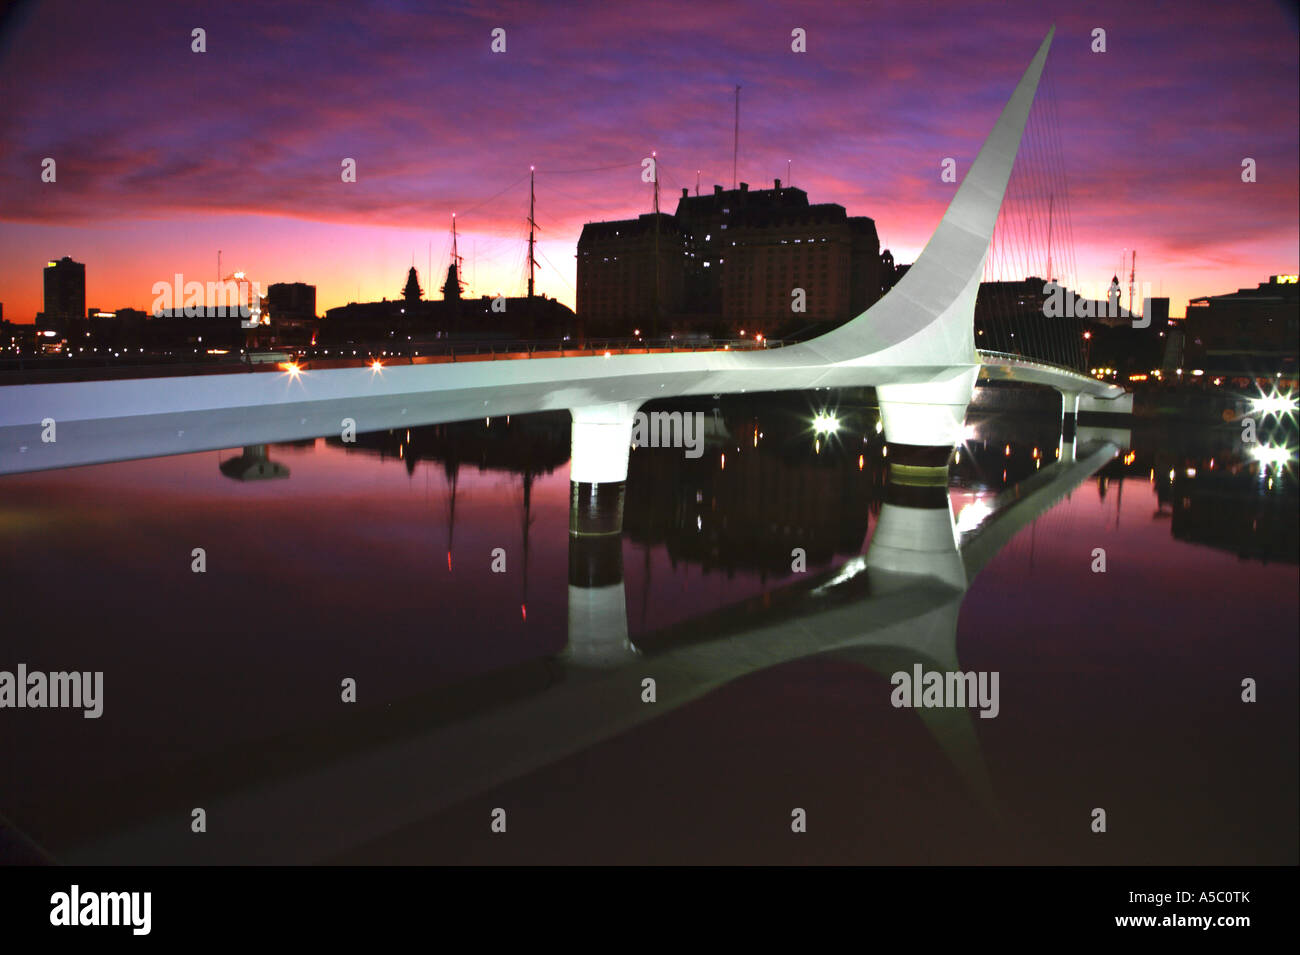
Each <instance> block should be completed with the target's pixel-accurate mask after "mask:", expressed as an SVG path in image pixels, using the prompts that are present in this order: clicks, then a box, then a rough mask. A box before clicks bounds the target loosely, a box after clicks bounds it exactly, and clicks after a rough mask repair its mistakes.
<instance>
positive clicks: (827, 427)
mask: <svg viewBox="0 0 1300 955" xmlns="http://www.w3.org/2000/svg"><path fill="white" fill-rule="evenodd" d="M812 426H813V433H814V434H834V433H835V432H836V431H839V430H840V419H839V418H838V417H836V416H835V415H833V414H831V413H829V412H827V411H823V412H820V413H819V414H817V415H815V416H814V417H813V423H812Z"/></svg>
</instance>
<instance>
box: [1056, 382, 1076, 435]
mask: <svg viewBox="0 0 1300 955" xmlns="http://www.w3.org/2000/svg"><path fill="white" fill-rule="evenodd" d="M1056 390H1057V392H1058V393H1059V394H1060V396H1061V436H1062V437H1063V438H1065V439H1066V440H1072V439H1073V438H1074V431H1075V428H1077V427H1078V423H1079V397H1080V393H1079V392H1077V391H1064V390H1063V389H1060V388H1057V389H1056Z"/></svg>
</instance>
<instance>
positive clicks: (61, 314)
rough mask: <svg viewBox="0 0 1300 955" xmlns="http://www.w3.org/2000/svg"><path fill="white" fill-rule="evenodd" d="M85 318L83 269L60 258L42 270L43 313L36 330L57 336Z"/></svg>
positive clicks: (84, 272) (79, 265)
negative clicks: (43, 278) (43, 282)
mask: <svg viewBox="0 0 1300 955" xmlns="http://www.w3.org/2000/svg"><path fill="white" fill-rule="evenodd" d="M85 315H86V266H85V264H84V263H82V262H74V261H72V259H71V258H70V257H68V256H66V255H65V256H64V257H63V258H61V259H59V260H58V261H57V262H55V261H50V262H49V263H48V264H47V265H46V266H45V310H44V311H43V312H41V315H40V318H39V320H38V321H37V323H36V324H37V327H38V329H39V330H41V331H45V330H50V331H55V332H58V333H59V334H60V335H62V334H63V333H65V332H66V330H67V327H68V325H69V324H70V323H72V322H78V321H80V320H81V319H82V318H84V317H85Z"/></svg>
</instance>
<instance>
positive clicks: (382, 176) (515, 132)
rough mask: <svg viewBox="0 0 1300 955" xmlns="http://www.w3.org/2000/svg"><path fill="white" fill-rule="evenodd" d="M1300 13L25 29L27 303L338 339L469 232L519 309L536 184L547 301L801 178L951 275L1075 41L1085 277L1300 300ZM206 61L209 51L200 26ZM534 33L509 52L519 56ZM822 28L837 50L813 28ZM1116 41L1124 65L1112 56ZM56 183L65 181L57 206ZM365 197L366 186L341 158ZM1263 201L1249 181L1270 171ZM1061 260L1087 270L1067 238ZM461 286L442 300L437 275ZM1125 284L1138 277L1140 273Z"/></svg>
mask: <svg viewBox="0 0 1300 955" xmlns="http://www.w3.org/2000/svg"><path fill="white" fill-rule="evenodd" d="M1294 11H1295V5H1294V4H1293V3H1285V2H1276V0H1268V2H1263V0H1245V2H1239V3H1233V4H1226V3H1221V2H1213V3H1197V2H1179V3H1155V2H1134V0H1126V2H1109V0H1108V2H1099V3H1087V4H1083V3H1068V2H1055V0H1009V2H987V3H960V4H958V3H948V2H919V0H900V2H856V3H835V2H828V0H819V2H815V3H808V4H797V3H764V2H743V3H740V2H737V3H729V2H702V0H696V2H682V3H676V2H673V3H669V2H662V3H661V2H650V0H647V2H638V3H591V4H579V3H567V4H563V5H560V4H547V3H536V2H530V3H524V2H510V0H507V2H497V3H491V4H474V3H455V2H443V3H436V4H435V3H417V2H398V0H392V2H383V3H373V4H360V3H319V2H305V0H304V2H275V3H266V4H261V3H259V4H252V3H238V2H234V3H217V2H160V0H135V2H130V3H65V2H40V0H37V2H27V3H20V4H18V5H17V6H16V7H12V8H10V10H9V12H8V14H7V16H6V18H5V20H4V22H3V26H2V27H0V90H2V95H0V302H3V303H4V317H5V318H6V319H8V320H10V321H18V322H30V321H32V319H33V317H34V315H35V313H36V312H37V311H38V310H40V309H41V307H42V304H41V295H42V285H41V269H42V267H43V266H44V265H45V263H46V261H47V260H49V259H51V258H57V257H60V256H63V255H70V256H72V257H73V258H74V259H77V260H78V261H81V262H84V263H86V285H87V288H86V302H87V305H88V306H97V307H100V308H119V307H124V306H134V307H137V308H148V307H150V304H151V303H152V301H153V295H152V292H151V289H152V286H153V284H154V283H155V282H159V281H166V282H170V281H171V280H172V277H173V276H174V274H175V273H178V272H179V273H182V274H183V275H184V276H185V277H186V279H197V280H199V281H203V282H206V281H210V280H212V279H215V278H216V271H217V264H216V260H217V250H218V249H220V250H222V253H223V265H224V269H223V271H224V272H226V273H230V272H233V271H234V270H236V269H242V270H244V271H245V272H246V273H247V274H248V275H249V277H250V278H252V279H255V280H257V281H259V282H260V283H261V284H262V285H263V286H265V285H268V284H270V283H272V282H278V281H289V282H292V281H302V282H308V283H311V284H314V285H315V286H316V287H317V309H318V312H320V313H321V314H323V313H324V311H325V310H326V309H327V308H331V307H333V306H336V305H341V304H344V303H346V302H348V301H355V300H361V301H370V300H377V299H379V298H381V297H385V296H386V297H388V298H395V297H398V296H399V295H400V294H401V289H402V286H403V283H404V281H405V278H406V270H407V269H408V268H409V267H410V266H411V265H412V264H414V265H415V266H416V267H417V268H418V270H419V272H420V279H421V283H422V284H423V286H424V288H425V291H426V294H429V293H431V292H433V290H434V289H435V288H436V287H437V286H439V285H441V279H442V276H443V274H444V273H445V270H446V266H447V257H448V254H449V245H450V236H449V228H450V221H451V215H452V213H453V212H456V213H458V221H459V227H460V230H461V233H462V235H461V246H460V251H461V254H462V255H463V256H464V257H465V278H466V279H468V280H470V282H471V288H470V290H469V291H470V292H471V293H472V294H483V293H495V292H498V291H501V292H504V293H506V294H519V293H520V292H521V291H522V288H523V275H524V272H523V264H524V258H525V250H524V246H523V242H522V239H523V236H524V235H525V233H526V225H525V219H526V216H527V210H528V168H529V165H530V164H535V165H536V167H537V221H538V224H539V226H540V228H541V232H540V236H539V238H540V244H539V252H540V254H539V256H538V261H539V262H540V264H541V269H540V270H539V272H538V275H537V286H538V290H539V291H541V292H544V293H546V294H548V295H552V296H554V297H557V298H559V299H560V300H561V301H563V302H566V303H567V304H569V305H573V303H574V291H573V286H574V283H575V278H574V253H575V246H576V242H577V237H578V233H579V232H580V230H581V227H582V224H583V223H584V222H586V221H589V220H597V219H616V218H624V217H628V216H632V215H636V214H638V213H641V212H646V211H649V208H650V202H651V196H650V186H648V185H646V184H644V183H642V182H641V178H640V172H641V167H640V162H641V159H642V158H643V157H644V156H648V155H649V154H650V152H651V151H652V150H655V151H657V152H658V155H659V157H660V160H661V166H660V177H661V182H662V186H663V197H664V199H663V204H664V207H665V209H666V210H667V211H670V212H671V211H672V210H673V209H674V208H675V206H676V197H677V196H679V195H680V194H681V189H682V187H689V188H690V189H691V190H692V191H694V187H695V182H696V170H697V169H698V170H700V180H701V183H702V188H703V190H706V191H707V190H709V189H711V187H712V185H713V184H714V183H721V184H723V185H726V186H729V185H730V183H731V160H732V109H733V89H734V86H735V84H737V83H739V84H741V85H742V86H743V91H742V94H741V103H742V105H741V123H740V125H741V129H740V159H739V179H741V180H744V181H748V182H749V183H751V188H760V187H764V186H766V187H770V186H771V183H772V179H774V178H777V177H779V178H782V179H786V178H787V161H790V162H791V164H792V172H793V176H792V178H793V183H794V185H796V186H798V187H800V188H803V189H806V190H807V191H808V193H809V198H810V200H811V201H813V202H837V203H839V204H841V205H843V206H845V207H846V209H847V210H848V212H849V214H850V215H866V216H871V217H872V218H874V219H875V221H876V226H877V229H878V231H879V234H880V236H881V241H882V246H884V247H888V248H890V249H891V250H892V251H893V252H894V255H895V258H896V259H897V260H898V261H900V262H909V261H911V260H912V259H913V258H914V257H915V256H916V254H917V252H918V251H919V250H920V248H921V247H922V246H923V245H924V243H925V241H926V239H927V238H928V237H929V235H930V233H931V231H932V230H933V229H934V227H935V225H936V224H937V223H938V220H939V218H940V216H941V215H942V214H943V211H944V209H945V207H946V205H947V203H948V201H949V200H950V199H951V197H952V195H953V192H954V190H955V188H956V187H955V186H954V185H953V184H951V183H943V182H941V181H940V176H939V172H940V163H941V161H942V160H943V158H944V157H953V158H955V159H956V160H957V170H958V175H959V176H960V175H961V174H962V173H964V172H965V170H966V169H967V168H968V167H969V164H970V162H971V160H972V159H973V158H974V156H975V153H976V152H977V150H978V148H979V146H980V144H981V143H982V142H983V139H984V137H985V135H986V134H987V133H988V131H989V129H990V128H991V126H992V124H993V123H994V121H995V120H996V117H997V115H998V112H999V111H1000V110H1001V108H1002V106H1003V105H1004V103H1005V101H1006V99H1007V97H1008V96H1009V94H1010V92H1011V89H1012V88H1013V86H1014V84H1015V82H1016V80H1017V79H1018V78H1019V76H1020V74H1021V73H1022V71H1023V70H1024V68H1025V66H1026V65H1027V64H1028V62H1029V59H1030V58H1031V56H1032V55H1033V53H1034V51H1035V49H1036V48H1037V46H1038V44H1039V42H1040V41H1041V39H1042V37H1043V36H1044V34H1045V33H1046V31H1047V29H1048V28H1049V27H1050V26H1051V25H1052V23H1055V24H1056V26H1057V34H1056V39H1055V42H1054V45H1053V49H1052V53H1051V56H1050V58H1049V61H1048V68H1047V72H1046V75H1045V81H1044V86H1043V88H1042V90H1040V103H1042V102H1044V101H1045V97H1047V96H1049V95H1050V96H1052V97H1054V101H1055V103H1056V109H1057V111H1058V113H1059V120H1060V122H1059V129H1060V133H1061V137H1062V143H1063V146H1064V150H1063V155H1064V162H1065V167H1066V173H1067V175H1068V178H1069V205H1070V209H1071V213H1072V222H1073V236H1074V244H1075V247H1074V256H1075V258H1076V259H1077V263H1078V276H1077V281H1078V284H1079V287H1080V288H1081V289H1082V290H1083V291H1085V292H1091V293H1093V294H1100V291H1101V289H1103V288H1104V287H1105V285H1106V284H1107V283H1108V282H1109V280H1110V276H1111V275H1112V274H1113V273H1114V272H1116V271H1117V270H1118V268H1119V262H1120V256H1121V250H1122V249H1125V248H1127V249H1134V248H1136V249H1137V255H1138V260H1137V272H1138V275H1137V278H1138V281H1139V283H1141V282H1144V281H1145V282H1149V283H1150V285H1151V291H1152V293H1153V294H1163V295H1168V296H1169V297H1170V298H1171V313H1172V314H1173V315H1175V316H1178V315H1182V314H1183V310H1184V308H1185V306H1186V303H1187V300H1188V299H1189V298H1192V297H1196V296H1199V295H1205V294H1218V293H1223V292H1228V291H1232V290H1235V289H1236V288H1238V287H1253V286H1254V285H1255V284H1257V283H1258V282H1261V281H1266V280H1267V277H1268V276H1269V275H1270V274H1275V273H1294V272H1297V271H1300V225H1298V222H1300V211H1298V207H1300V192H1298V187H1297V183H1298V182H1300V133H1298V128H1300V127H1298V123H1297V114H1298V113H1300V92H1298V84H1300V80H1298V79H1297V77H1298V76H1300V57H1298V55H1297V50H1298V47H1300V41H1298V38H1297V23H1296V18H1295V12H1294ZM195 27H202V28H203V29H205V30H206V34H207V36H206V44H207V52H205V53H202V54H197V53H193V52H191V30H193V29H194V28H195ZM496 27H501V28H504V29H505V30H506V40H507V48H506V52H505V53H504V54H494V53H492V52H491V50H490V43H491V32H492V30H493V29H494V28H496ZM796 27H800V28H803V29H804V30H806V31H807V50H808V51H807V53H805V54H797V53H793V52H792V51H791V30H792V29H794V28H796ZM1096 27H1101V28H1104V29H1105V30H1106V33H1107V47H1108V49H1107V52H1106V53H1104V54H1098V53H1093V52H1092V51H1091V42H1092V40H1091V33H1092V30H1093V29H1094V28H1096ZM45 157H52V158H54V159H55V160H56V162H57V182H55V183H44V182H42V181H41V163H42V159H44V158H45ZM345 157H351V158H354V159H355V160H356V163H357V182H356V183H344V182H342V181H341V177H340V169H341V161H342V160H343V158H345ZM1245 157H1250V158H1253V159H1255V160H1256V162H1257V165H1258V181H1257V182H1255V183H1250V184H1247V183H1243V182H1242V181H1241V163H1242V159H1243V158H1245ZM1058 241H1059V240H1058ZM430 259H432V264H433V272H434V277H433V279H432V280H431V279H430V277H429V276H428V275H427V271H428V264H429V262H430ZM1124 279H1125V281H1127V276H1124Z"/></svg>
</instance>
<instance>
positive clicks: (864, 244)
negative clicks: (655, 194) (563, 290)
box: [577, 179, 889, 336]
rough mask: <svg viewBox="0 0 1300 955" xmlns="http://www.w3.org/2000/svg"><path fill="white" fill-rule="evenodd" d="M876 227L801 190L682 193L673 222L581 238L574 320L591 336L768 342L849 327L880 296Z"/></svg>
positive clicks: (646, 219) (636, 224) (590, 231)
mask: <svg viewBox="0 0 1300 955" xmlns="http://www.w3.org/2000/svg"><path fill="white" fill-rule="evenodd" d="M882 270H883V266H882V262H881V254H880V240H879V238H878V237H877V234H876V226H875V222H874V221H873V220H871V219H869V218H866V217H861V216H859V217H852V216H849V215H847V213H846V212H845V209H844V207H843V206H840V205H836V204H834V203H821V204H810V203H809V202H808V194H807V193H806V192H804V191H803V190H802V189H795V188H792V187H789V186H785V187H783V186H782V185H781V180H779V179H777V180H775V182H774V185H773V188H771V189H754V190H751V189H750V188H749V184H748V183H744V182H742V183H741V184H740V188H739V189H723V188H722V187H721V186H714V187H713V192H712V193H710V194H707V195H702V196H692V195H690V192H689V190H686V189H683V190H682V195H681V198H680V199H679V200H678V203H677V211H676V213H675V214H674V215H671V216H670V215H666V214H662V213H661V214H659V215H658V216H656V215H654V214H649V215H643V216H640V217H639V218H637V219H630V220H622V221H618V222H592V223H588V224H587V225H586V226H584V227H583V230H582V236H581V237H580V238H579V240H578V288H577V293H578V300H577V305H578V317H579V320H580V321H581V322H582V323H583V325H584V327H585V329H586V331H587V332H588V333H589V334H590V333H593V332H595V333H603V334H625V335H630V334H632V333H633V332H634V331H635V330H636V328H638V327H640V328H642V329H645V328H647V327H649V328H653V327H654V326H655V321H656V319H663V320H666V322H667V324H668V325H669V326H670V327H671V328H673V329H675V330H677V331H690V330H695V329H698V330H707V331H713V332H720V333H722V334H733V335H735V334H740V333H741V332H742V330H743V331H744V333H745V334H746V335H747V336H753V335H754V334H756V333H762V334H767V335H770V334H771V333H772V332H774V331H779V330H781V329H788V328H793V327H795V326H799V325H812V324H816V323H825V322H841V321H845V320H847V319H849V318H852V317H853V316H855V315H857V314H859V313H860V312H862V311H864V310H865V309H866V308H868V307H869V306H870V305H871V304H872V303H873V302H875V301H876V300H877V299H878V298H879V297H880V295H881V291H882V287H887V286H888V284H889V283H887V282H884V281H883V280H882Z"/></svg>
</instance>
